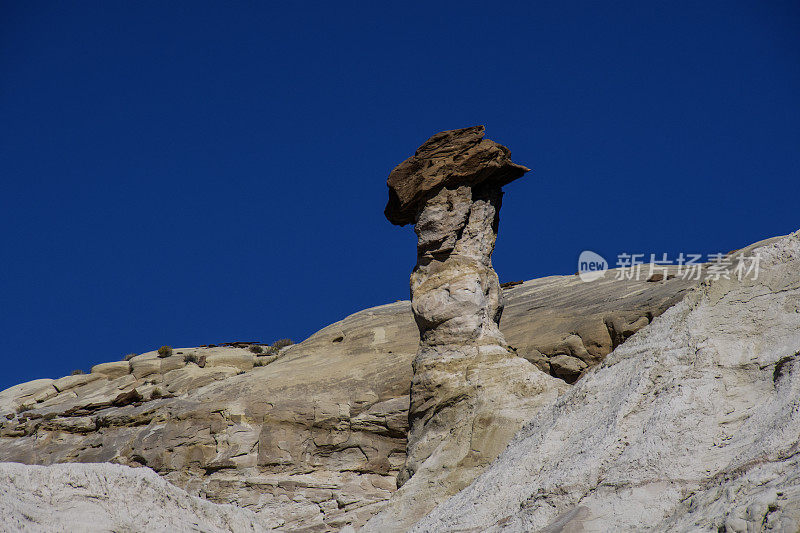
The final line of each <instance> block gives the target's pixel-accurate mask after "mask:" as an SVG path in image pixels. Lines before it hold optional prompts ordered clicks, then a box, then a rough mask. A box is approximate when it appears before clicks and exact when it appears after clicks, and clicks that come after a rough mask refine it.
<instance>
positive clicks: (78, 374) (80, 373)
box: [70, 368, 86, 376]
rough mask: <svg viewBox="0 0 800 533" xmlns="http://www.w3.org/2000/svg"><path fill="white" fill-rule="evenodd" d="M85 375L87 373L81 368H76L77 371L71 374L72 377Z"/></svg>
mask: <svg viewBox="0 0 800 533" xmlns="http://www.w3.org/2000/svg"><path fill="white" fill-rule="evenodd" d="M85 373H86V372H84V371H83V370H81V369H80V368H76V369H75V370H73V371H72V372H71V373H70V376H81V375H83V374H85Z"/></svg>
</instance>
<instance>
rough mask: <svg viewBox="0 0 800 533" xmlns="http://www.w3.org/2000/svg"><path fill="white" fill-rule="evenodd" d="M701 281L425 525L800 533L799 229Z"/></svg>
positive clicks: (559, 401) (562, 399)
mask: <svg viewBox="0 0 800 533" xmlns="http://www.w3.org/2000/svg"><path fill="white" fill-rule="evenodd" d="M758 252H759V253H760V255H761V271H760V274H759V276H758V278H757V280H752V279H749V278H746V279H744V280H742V281H739V280H738V279H736V277H733V278H732V279H725V278H720V279H718V280H715V281H711V282H707V283H704V284H703V286H702V287H700V288H698V289H696V290H694V291H693V292H691V293H690V294H689V295H688V296H687V297H686V298H685V299H683V300H682V301H681V302H680V303H678V304H677V305H675V306H674V307H672V308H671V309H669V310H668V311H667V312H666V313H664V314H663V315H662V316H660V317H659V318H657V319H655V320H654V321H653V323H652V324H650V325H649V326H648V327H646V328H645V329H643V330H642V331H640V332H639V333H638V334H637V335H635V336H634V337H633V338H631V339H630V340H629V341H627V342H626V343H625V344H623V345H622V346H621V347H619V348H617V349H616V350H615V351H614V352H613V353H612V354H611V355H610V356H608V357H607V358H606V359H605V360H604V361H603V362H602V363H601V364H600V365H599V366H596V367H594V368H592V369H590V370H589V371H588V372H587V373H586V375H585V376H584V377H583V378H582V379H581V380H579V381H578V382H577V383H576V384H575V386H574V387H572V388H571V389H570V390H569V391H568V392H567V393H565V394H563V395H561V396H560V397H559V398H558V399H556V400H554V401H553V402H552V403H551V404H550V405H549V406H547V407H546V408H544V409H543V410H542V411H540V412H539V413H537V415H536V416H535V417H534V418H533V419H532V420H531V422H530V424H529V425H528V426H527V427H525V428H524V429H523V431H522V432H521V433H520V434H519V435H518V436H517V437H516V438H515V439H514V440H513V441H512V443H511V444H510V445H509V447H508V449H507V450H506V451H505V452H504V453H503V454H502V455H501V456H500V457H499V458H498V460H497V461H496V462H495V463H494V464H493V465H492V466H491V467H490V468H489V469H487V470H486V471H485V472H484V473H483V474H482V475H481V476H480V477H479V478H478V479H477V480H476V481H475V482H474V483H473V484H472V485H471V486H470V487H468V488H467V489H465V490H464V491H462V492H461V493H459V494H458V495H456V496H454V497H453V498H451V499H450V500H448V501H447V502H445V503H444V504H442V505H441V506H439V507H438V508H437V509H435V510H434V511H433V512H432V513H431V514H430V515H429V516H428V517H426V518H425V519H424V520H422V521H421V522H420V523H419V524H418V525H417V526H416V527H415V529H414V530H415V531H499V530H507V531H654V532H655V531H658V532H660V531H709V532H719V531H724V532H757V531H781V532H796V531H798V530H800V232H798V233H795V234H793V235H791V236H789V237H786V238H783V239H781V240H778V241H776V242H772V243H771V244H768V245H767V246H764V247H762V248H760V249H759V250H758Z"/></svg>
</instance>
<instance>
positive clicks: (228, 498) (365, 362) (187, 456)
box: [0, 272, 696, 531]
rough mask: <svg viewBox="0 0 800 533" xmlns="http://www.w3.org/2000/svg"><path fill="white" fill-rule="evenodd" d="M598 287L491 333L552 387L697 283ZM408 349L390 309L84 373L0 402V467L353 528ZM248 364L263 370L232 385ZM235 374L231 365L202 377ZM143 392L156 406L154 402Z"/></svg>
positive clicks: (513, 307) (374, 502) (286, 523)
mask: <svg viewBox="0 0 800 533" xmlns="http://www.w3.org/2000/svg"><path fill="white" fill-rule="evenodd" d="M613 277H614V273H613V272H611V273H609V275H608V276H606V278H605V279H602V280H598V281H594V282H591V283H582V282H581V281H580V280H579V279H578V277H577V276H551V277H547V278H542V279H538V280H533V281H527V282H525V283H523V284H521V285H517V286H515V287H513V288H511V289H506V290H505V291H504V301H505V304H506V306H505V311H504V312H503V320H502V322H501V332H502V333H503V335H504V336H505V338H506V339H507V340H508V342H509V343H510V344H511V345H512V346H514V347H515V348H516V349H517V353H519V354H520V355H522V356H524V357H526V358H529V359H530V360H532V361H536V362H537V364H540V365H541V366H542V367H543V368H545V369H547V370H549V371H551V372H552V373H553V374H556V375H558V373H561V370H562V367H560V366H558V363H557V361H558V360H559V358H566V359H567V361H568V362H570V364H573V363H575V362H578V363H580V365H583V367H585V366H590V365H593V364H595V363H596V362H597V361H600V360H602V358H603V356H605V355H606V354H608V353H609V352H610V351H611V349H612V348H613V347H614V346H615V342H617V341H614V340H612V339H616V338H622V337H624V336H629V335H631V334H632V333H633V332H634V331H635V330H636V328H638V327H641V326H642V325H643V324H647V323H648V322H649V320H650V319H651V318H652V317H654V316H658V315H659V314H661V313H662V312H663V311H664V310H666V309H667V308H668V307H669V306H671V305H672V304H674V303H675V302H676V301H678V300H680V299H681V298H682V296H683V294H685V292H686V291H687V290H689V288H690V287H692V286H693V285H694V284H695V283H696V282H692V281H684V280H681V279H679V278H676V279H670V280H668V281H665V282H664V283H646V282H645V281H634V280H629V281H615V280H614V279H613ZM607 324H617V326H615V327H616V329H614V328H612V329H609V327H608V326H607ZM623 333H624V335H623ZM576 338H577V339H580V342H577V341H576ZM418 344H419V332H418V329H417V327H416V325H415V323H414V317H413V314H412V312H411V305H410V303H409V302H408V301H400V302H397V303H392V304H388V305H383V306H380V307H376V308H372V309H367V310H364V311H360V312H358V313H355V314H354V315H352V316H349V317H347V318H345V319H344V320H341V321H339V322H336V323H334V324H331V325H330V326H328V327H326V328H324V329H322V330H320V331H319V332H317V333H316V334H314V335H312V336H311V337H310V338H309V339H307V340H305V341H304V342H302V343H300V344H297V345H294V346H291V347H289V348H287V349H285V350H284V351H283V352H282V354H281V355H280V356H279V357H278V358H277V359H274V356H273V357H257V358H256V357H254V356H253V355H252V354H251V353H249V352H248V351H247V350H245V349H242V348H237V347H216V348H176V349H175V351H174V355H173V358H175V359H173V358H166V359H162V360H160V363H159V364H158V365H156V364H155V363H152V364H147V365H145V364H144V361H152V360H157V359H158V357H157V355H156V353H155V352H150V353H147V354H142V355H141V356H138V357H137V358H135V360H133V361H130V362H125V361H121V362H112V363H109V364H101V365H96V366H95V367H93V369H92V374H97V375H98V376H99V379H96V380H93V381H92V382H91V383H86V384H83V385H80V386H78V385H76V386H75V387H74V388H65V389H64V390H62V391H61V392H59V391H58V390H57V389H56V388H55V387H54V386H53V383H54V381H55V380H52V379H41V380H36V381H32V382H29V383H23V384H21V385H17V386H15V387H11V388H10V389H7V390H5V391H2V392H0V460H2V461H19V462H25V463H32V464H52V463H62V462H101V461H111V462H115V463H122V464H126V465H144V464H146V465H147V466H149V467H150V468H152V469H154V470H155V471H156V472H158V473H159V474H160V475H162V476H163V477H164V478H165V479H167V480H169V481H171V482H173V483H175V484H176V485H178V486H179V487H182V488H184V489H186V490H187V491H189V492H190V493H191V494H194V495H198V496H202V497H204V498H207V499H209V500H211V501H214V502H222V503H234V504H236V505H239V506H241V507H245V508H247V509H251V510H253V511H262V512H264V511H266V510H268V509H275V510H276V511H278V512H279V515H278V516H280V518H281V520H282V521H283V526H281V529H290V530H291V529H300V528H310V529H311V530H321V531H325V530H337V529H339V528H341V527H342V525H344V524H353V525H354V526H359V525H360V524H363V522H364V521H365V520H366V519H367V518H369V517H370V516H372V515H373V514H375V513H376V512H377V511H379V510H380V509H381V508H382V507H383V506H384V505H385V504H386V501H387V500H388V498H389V497H390V496H391V495H392V493H393V492H394V491H395V489H396V481H395V478H396V476H397V475H398V473H399V471H400V468H401V467H402V466H403V464H404V462H405V450H406V431H407V429H408V425H407V420H408V402H409V395H408V393H409V383H410V382H411V376H412V361H413V359H414V355H415V352H416V350H417V347H418ZM576 346H577V348H575V347H576ZM179 352H180V353H179ZM178 356H180V357H184V356H186V357H189V358H190V360H195V361H200V360H202V359H203V358H204V357H205V361H206V364H205V365H204V366H203V367H202V368H201V367H200V366H198V365H197V364H195V363H193V362H188V363H187V362H186V361H185V360H181V359H180V358H179V357H178ZM222 356H224V357H222ZM248 358H250V360H251V361H258V362H262V361H273V362H271V363H270V364H269V365H268V366H263V367H261V366H259V367H256V368H253V369H252V370H242V369H243V368H250V367H251V365H250V364H248V363H247V362H246V360H247V359H248ZM234 359H236V360H238V361H240V363H237V364H238V365H239V366H237V367H233V366H219V365H217V363H218V362H219V361H228V362H233V360H234ZM176 366H177V368H176ZM131 367H135V368H136V369H137V374H138V377H137V375H134V374H133V373H131V372H132V368H131ZM148 368H149V370H147V369H148ZM145 370H147V371H148V372H149V371H152V373H145ZM240 372H243V373H241V374H240ZM576 377H577V374H576V375H574V376H572V377H571V378H570V379H571V380H574V379H575V378H576ZM156 389H158V390H159V391H160V392H161V393H162V394H163V396H162V397H160V398H159V397H157V398H153V392H154V391H155V390H156ZM134 391H136V393H135V394H134ZM121 395H122V396H123V397H122V398H120V399H119V401H117V398H119V397H120V396H121ZM156 396H159V395H158V394H156Z"/></svg>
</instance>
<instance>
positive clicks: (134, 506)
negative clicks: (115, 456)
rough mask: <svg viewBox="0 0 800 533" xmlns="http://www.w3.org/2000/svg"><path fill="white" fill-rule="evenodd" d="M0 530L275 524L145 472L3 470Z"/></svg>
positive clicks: (227, 528)
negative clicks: (211, 500) (193, 493)
mask: <svg viewBox="0 0 800 533" xmlns="http://www.w3.org/2000/svg"><path fill="white" fill-rule="evenodd" d="M0 524H2V525H0V529H2V530H3V531H13V532H31V533H38V532H42V531H82V532H90V531H91V532H100V531H109V532H111V531H170V532H176V533H177V532H188V531H204V532H208V533H212V532H213V533H222V532H231V533H246V532H253V533H255V532H260V531H269V530H270V529H272V528H273V527H274V526H275V521H274V520H272V519H271V518H270V517H269V516H266V515H256V514H255V513H253V512H252V511H248V510H246V509H240V508H238V507H234V506H232V505H216V504H213V503H211V502H208V501H206V500H203V499H201V498H197V497H195V496H190V495H189V494H187V493H186V492H185V491H183V490H181V489H179V488H177V487H175V486H174V485H171V484H169V483H167V482H166V481H164V480H163V479H161V478H160V477H158V475H156V474H155V473H154V472H153V471H152V470H150V469H147V468H136V469H133V468H128V467H125V466H120V465H111V464H93V465H81V464H67V465H53V466H28V465H21V464H17V463H0Z"/></svg>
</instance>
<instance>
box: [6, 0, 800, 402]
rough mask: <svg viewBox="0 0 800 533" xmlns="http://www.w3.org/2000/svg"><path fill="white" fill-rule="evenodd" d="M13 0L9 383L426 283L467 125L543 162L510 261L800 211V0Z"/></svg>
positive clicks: (519, 196) (749, 237)
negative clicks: (438, 208)
mask: <svg viewBox="0 0 800 533" xmlns="http://www.w3.org/2000/svg"><path fill="white" fill-rule="evenodd" d="M0 6H1V7H0V173H1V174H0V183H1V184H2V192H1V194H0V222H2V237H0V238H1V239H2V240H1V241H0V243H1V244H2V262H1V264H2V266H1V267H0V268H1V269H2V270H0V274H1V278H0V298H2V300H1V303H2V308H1V309H0V355H2V358H3V359H2V360H3V372H2V373H0V389H2V388H5V387H7V386H10V385H12V384H15V383H18V382H21V381H26V380H30V379H34V378H37V377H59V376H62V375H65V374H67V373H69V372H70V371H71V370H73V369H75V368H83V369H88V368H89V367H90V366H91V365H93V364H96V363H99V362H104V361H110V360H115V359H118V358H121V357H122V356H124V355H125V354H126V353H129V352H144V351H148V350H151V349H154V348H157V347H158V346H160V345H162V344H170V345H173V346H193V345H198V344H206V343H215V342H224V341H235V340H245V341H247V340H260V341H272V340H274V339H277V338H281V337H291V338H293V339H295V340H300V339H303V338H305V337H307V336H308V335H309V334H311V333H313V332H314V331H315V330H317V329H319V328H321V327H323V326H325V325H327V324H329V323H331V322H333V321H335V320H338V319H340V318H342V317H344V316H346V315H347V314H349V313H352V312H355V311H357V310H359V309H363V308H365V307H369V306H374V305H379V304H383V303H386V302H391V301H394V300H397V299H402V298H407V297H408V275H409V273H410V271H411V268H412V266H413V264H414V259H415V252H414V250H415V248H414V247H415V239H414V235H413V232H412V230H411V228H410V227H405V228H398V227H394V226H392V225H390V224H389V223H388V222H387V221H386V220H385V219H384V217H383V207H384V203H385V200H386V185H385V179H386V176H387V175H388V173H389V171H391V169H392V168H393V167H394V166H395V165H396V164H397V163H399V162H400V161H402V160H403V159H405V158H406V157H408V156H409V155H411V154H412V153H413V152H414V150H415V148H416V147H417V146H418V145H419V144H421V143H422V142H423V141H424V140H425V139H426V138H427V137H429V136H430V135H431V134H433V133H435V132H437V131H441V130H445V129H452V128H459V127H465V126H471V125H475V124H485V125H486V128H487V137H489V138H491V139H494V140H496V141H498V142H501V143H503V144H505V145H506V146H508V147H509V148H510V149H511V151H512V155H513V157H514V159H515V160H516V161H518V162H520V163H523V164H525V165H528V166H529V167H531V168H533V169H534V172H532V173H529V174H528V175H527V176H526V177H525V178H523V179H522V180H520V181H518V182H515V183H514V184H512V185H510V186H508V187H506V196H505V201H504V207H503V211H502V217H501V232H500V238H499V240H498V244H497V249H496V252H495V267H496V269H497V271H498V273H499V275H500V278H501V281H509V280H517V279H531V278H535V277H539V276H544V275H550V274H571V273H573V272H575V270H576V262H577V256H578V254H579V253H580V251H581V250H583V249H587V248H588V249H592V250H595V251H598V252H600V253H602V254H604V255H606V256H607V257H608V256H611V257H615V256H616V254H617V253H620V252H648V253H649V252H678V251H687V252H693V251H703V252H718V251H722V252H725V251H728V250H730V249H733V248H737V247H741V246H743V245H746V244H748V243H751V242H753V241H756V240H760V239H762V238H765V237H769V236H773V235H777V234H785V233H788V232H790V231H793V230H795V229H797V228H798V227H800V217H798V216H797V215H798V212H799V211H800V210H799V209H798V198H800V194H798V193H800V185H798V179H799V178H800V3H798V2H796V1H792V2H763V1H755V0H754V1H752V2H729V1H725V2H713V1H707V2H650V1H647V2H641V1H638V0H636V1H630V2H520V3H509V4H504V3H502V2H494V3H486V2H480V3H478V4H475V5H470V4H468V3H467V2H451V3H450V2H448V3H435V2H419V3H412V2H394V3H392V4H391V5H388V3H385V2H372V3H368V2H361V3H358V4H356V3H346V2H345V3H342V2H318V3H309V2H305V3H292V2H280V3H277V2H276V3H267V2H259V3H246V2H234V3H229V2H213V3H212V2H198V1H193V2H105V1H103V2H59V3H48V2H19V1H18V2H2V4H0ZM387 6H388V7H387Z"/></svg>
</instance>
